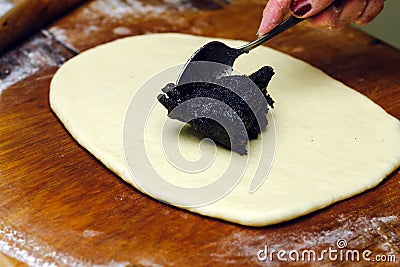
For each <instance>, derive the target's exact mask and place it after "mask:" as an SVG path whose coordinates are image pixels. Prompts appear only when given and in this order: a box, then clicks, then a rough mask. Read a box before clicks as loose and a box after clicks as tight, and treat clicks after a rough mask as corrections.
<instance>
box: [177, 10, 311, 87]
mask: <svg viewBox="0 0 400 267" xmlns="http://www.w3.org/2000/svg"><path fill="white" fill-rule="evenodd" d="M302 20H303V19H301V18H296V17H294V16H290V17H289V18H287V19H286V20H285V21H283V22H282V23H281V24H279V25H278V26H277V27H275V28H274V29H273V30H271V31H270V32H268V33H266V34H264V35H263V36H261V37H259V38H258V39H256V40H254V41H253V42H250V43H248V44H245V45H243V46H241V47H238V48H232V47H229V46H227V45H226V44H224V43H222V42H218V41H212V42H209V43H207V44H206V45H204V46H203V47H201V48H200V49H199V50H197V51H196V52H195V53H194V54H193V55H192V57H191V58H190V59H189V60H188V61H187V62H186V64H185V66H184V68H183V70H182V72H181V73H180V75H179V78H178V81H177V84H178V85H179V84H183V83H187V82H191V81H193V77H194V76H196V77H199V71H198V67H196V64H190V63H193V62H196V61H208V62H215V63H220V64H209V66H212V67H211V68H209V67H207V68H206V70H204V69H205V68H202V71H203V72H204V71H206V72H207V73H203V74H201V77H203V78H204V77H208V78H211V79H212V78H217V77H219V76H221V74H224V73H226V72H230V71H231V70H232V66H233V63H234V62H235V60H236V59H237V58H238V57H239V56H240V55H242V54H244V53H249V52H250V50H252V49H253V48H256V47H257V46H259V45H261V44H263V43H265V42H266V41H268V40H270V39H271V38H273V37H275V36H276V35H278V34H279V33H281V32H283V31H285V30H287V29H289V28H291V27H292V26H294V25H296V24H297V23H299V22H300V21H302Z"/></svg>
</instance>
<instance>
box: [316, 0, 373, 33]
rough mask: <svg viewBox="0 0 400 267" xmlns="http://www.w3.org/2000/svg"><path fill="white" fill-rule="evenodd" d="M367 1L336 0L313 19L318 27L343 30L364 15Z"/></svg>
mask: <svg viewBox="0 0 400 267" xmlns="http://www.w3.org/2000/svg"><path fill="white" fill-rule="evenodd" d="M366 5H367V0H336V1H335V2H333V3H332V5H330V6H329V7H328V8H327V9H325V10H324V11H323V12H321V13H320V14H318V15H316V16H315V17H313V18H312V23H313V24H314V25H316V26H323V27H328V28H333V29H341V28H343V27H344V26H345V25H347V24H349V23H351V22H353V21H354V20H356V19H357V18H359V17H360V15H361V14H362V13H363V11H364V9H365V7H366Z"/></svg>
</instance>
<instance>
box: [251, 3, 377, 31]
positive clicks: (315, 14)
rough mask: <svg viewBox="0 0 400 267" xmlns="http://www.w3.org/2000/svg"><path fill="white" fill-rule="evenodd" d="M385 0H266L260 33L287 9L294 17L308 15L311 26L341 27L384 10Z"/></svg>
mask: <svg viewBox="0 0 400 267" xmlns="http://www.w3.org/2000/svg"><path fill="white" fill-rule="evenodd" d="M384 1H385V0H269V1H268V3H267V5H266V6H265V9H264V12H263V18H262V20H261V24H260V28H259V30H258V34H259V35H263V34H265V33H267V32H269V31H270V30H272V29H273V28H275V27H276V26H277V25H278V24H279V23H281V22H282V21H283V19H284V17H285V15H286V14H287V13H288V12H289V11H290V12H291V13H292V14H293V15H294V16H296V17H301V18H310V17H312V18H311V23H312V25H314V26H323V27H327V28H333V29H340V28H343V27H344V26H345V25H346V24H349V23H351V22H355V23H357V24H359V25H364V24H366V23H368V22H370V21H371V20H373V19H374V18H375V17H376V16H377V15H378V14H379V13H380V12H381V11H382V9H383V4H384Z"/></svg>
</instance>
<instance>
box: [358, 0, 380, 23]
mask: <svg viewBox="0 0 400 267" xmlns="http://www.w3.org/2000/svg"><path fill="white" fill-rule="evenodd" d="M384 3H385V0H368V3H367V5H366V7H365V9H364V11H363V13H362V14H361V16H360V17H358V18H357V19H356V20H355V21H354V22H355V23H357V24H359V25H365V24H367V23H368V22H370V21H371V20H373V19H374V18H375V17H376V16H378V14H379V13H380V12H381V11H382V9H383V6H384Z"/></svg>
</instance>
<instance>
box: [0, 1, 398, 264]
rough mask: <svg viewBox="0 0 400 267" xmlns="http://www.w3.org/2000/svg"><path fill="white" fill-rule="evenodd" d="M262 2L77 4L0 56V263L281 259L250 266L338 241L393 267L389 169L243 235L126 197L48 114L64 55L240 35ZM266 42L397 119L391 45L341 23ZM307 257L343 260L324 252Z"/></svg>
mask: <svg viewBox="0 0 400 267" xmlns="http://www.w3.org/2000/svg"><path fill="white" fill-rule="evenodd" d="M262 2H264V1H255V0H254V1H244V0H243V1H239V0H237V1H212V0H207V1H194V0H187V1H183V0H182V1H162V0H151V1H138V0H132V1H123V0H97V1H89V2H87V3H86V4H84V5H82V6H80V7H79V8H78V9H76V10H75V11H73V12H72V13H69V14H68V15H67V16H65V17H63V18H61V19H58V20H57V21H55V22H54V23H53V24H51V25H49V26H48V27H47V28H45V29H43V30H41V31H40V32H38V33H36V34H34V35H33V36H32V37H30V38H29V39H27V40H25V42H23V43H21V44H19V45H16V46H14V48H13V49H11V50H9V51H8V52H7V53H3V54H2V55H1V56H0V94H1V95H0V252H2V253H3V255H1V254H0V265H1V266H3V265H4V266H7V265H9V266H25V265H30V266H225V265H228V264H230V265H233V266H265V265H281V264H282V265H283V264H284V263H283V262H281V261H279V260H278V259H277V258H276V256H275V261H272V262H271V261H267V262H262V261H259V260H258V258H257V253H258V252H259V251H260V250H261V249H264V248H265V246H266V245H267V246H268V248H269V249H274V250H276V251H278V250H286V251H290V250H297V251H299V252H300V253H301V252H302V251H304V250H315V251H316V252H317V253H320V252H322V250H324V249H328V248H332V249H337V247H336V245H337V244H336V242H337V240H339V239H344V240H346V241H347V247H346V248H347V249H352V250H358V251H359V252H360V254H361V253H362V252H363V251H365V250H370V251H371V252H372V254H371V256H370V257H371V259H374V256H376V255H384V256H385V255H394V257H396V258H397V264H399V262H400V189H399V185H400V172H399V170H396V171H395V172H394V173H393V174H392V175H390V176H389V177H388V178H387V179H385V180H384V181H383V182H382V183H381V184H380V185H379V186H378V187H376V188H375V189H372V190H369V191H368V192H365V193H363V194H361V195H358V196H355V197H353V198H351V199H348V200H345V201H342V202H339V203H336V204H334V205H332V206H330V207H328V208H325V209H323V210H321V211H317V212H314V213H312V214H310V215H307V216H304V217H301V218H299V219H296V220H292V221H290V222H287V223H282V224H278V225H274V226H269V227H262V228H251V227H243V226H239V225H235V224H232V223H228V222H224V221H220V220H215V219H212V218H206V217H202V216H199V215H196V214H192V213H190V212H187V211H183V210H180V209H177V208H174V207H170V206H167V205H164V204H161V203H159V202H157V201H155V200H153V199H150V198H148V197H146V196H145V195H143V194H141V193H139V192H138V191H136V190H134V189H133V188H132V187H131V186H129V185H127V184H125V183H124V182H123V181H122V180H120V179H119V178H118V177H117V176H115V175H114V174H113V173H111V172H110V171H109V170H107V169H106V168H105V167H104V166H103V165H102V164H100V163H99V162H98V161H97V160H96V159H95V158H94V157H93V156H91V155H90V154H89V153H87V152H86V151H85V150H84V149H82V148H81V147H80V146H79V145H78V144H77V143H76V142H75V141H74V140H73V139H72V138H71V137H70V135H69V134H68V133H67V132H66V131H65V129H64V128H63V126H62V125H61V123H60V122H59V121H58V119H57V118H56V116H55V115H54V114H53V113H52V112H51V110H50V108H49V102H48V92H49V83H50V81H51V78H52V76H53V74H54V72H55V71H56V70H57V68H58V67H59V66H60V65H61V64H62V63H63V62H65V61H66V60H67V59H68V58H71V57H72V56H74V55H76V54H78V53H80V52H82V51H84V50H86V49H89V48H91V47H93V46H95V45H98V44H101V43H104V42H107V41H111V40H114V39H117V38H120V37H124V36H130V35H138V34H146V33H152V32H183V33H191V34H196V35H206V36H213V37H226V38H234V39H244V40H252V39H254V37H255V32H256V30H257V27H258V21H259V19H260V16H261V12H262V9H263V3H262ZM268 45H269V46H271V47H273V48H275V49H277V50H280V51H283V52H285V53H287V54H290V55H293V56H295V57H297V58H300V59H303V60H305V61H307V62H309V63H311V64H312V65H314V66H316V67H318V68H320V69H322V70H323V71H325V72H326V73H328V74H329V75H331V76H332V77H334V78H336V79H338V80H340V81H342V82H344V83H346V84H347V85H349V86H351V87H352V88H355V89H356V90H358V91H360V92H362V93H363V94H365V95H366V96H368V97H369V98H371V99H372V100H373V101H375V102H376V103H378V104H379V105H381V106H382V107H383V108H384V109H385V110H386V111H388V112H389V113H390V114H392V115H393V116H395V117H397V118H400V51H399V50H397V49H395V48H392V47H390V46H388V45H386V44H384V43H382V42H381V41H379V40H376V39H374V38H372V37H370V36H368V35H366V34H364V33H362V32H360V31H358V30H356V29H353V28H350V27H349V28H346V29H345V30H343V31H329V30H312V29H310V28H308V27H307V25H298V26H296V27H295V28H294V29H291V30H289V31H288V32H286V33H284V34H282V35H281V36H279V37H277V38H276V39H274V40H272V41H271V42H270V43H269V44H268ZM387 259H389V257H387ZM318 263H319V264H325V265H326V266H330V265H333V264H335V265H346V264H348V263H349V262H345V261H344V260H340V258H338V259H337V260H336V261H331V260H330V259H329V258H328V257H326V258H325V260H324V261H322V262H318ZM363 263H364V264H366V265H368V264H369V265H371V266H372V265H374V264H376V262H365V261H364V262H363ZM46 264H47V265H46ZM306 264H311V263H310V262H306ZM314 264H316V263H315V262H314ZM382 265H388V266H395V263H391V264H390V263H387V262H386V263H383V264H382Z"/></svg>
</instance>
